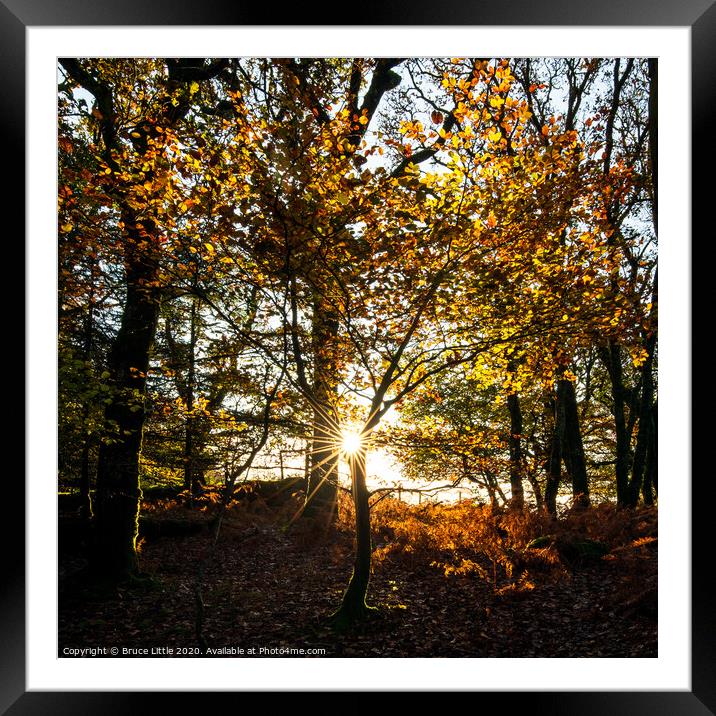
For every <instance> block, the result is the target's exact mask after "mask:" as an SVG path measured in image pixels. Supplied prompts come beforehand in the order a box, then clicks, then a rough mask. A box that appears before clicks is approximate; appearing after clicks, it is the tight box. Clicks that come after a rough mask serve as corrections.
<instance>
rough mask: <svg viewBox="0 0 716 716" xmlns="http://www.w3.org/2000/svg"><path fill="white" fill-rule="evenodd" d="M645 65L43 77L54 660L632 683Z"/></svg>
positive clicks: (643, 634) (646, 350) (647, 454)
mask: <svg viewBox="0 0 716 716" xmlns="http://www.w3.org/2000/svg"><path fill="white" fill-rule="evenodd" d="M659 69H660V61H659V59H658V58H656V57H646V56H644V57H632V56H621V57H619V56H617V57H612V56H609V57H606V56H603V57H565V56H542V57H534V56H529V57H520V56H503V57H499V56H498V57H460V56H458V57H444V56H412V57H385V56H380V57H362V56H360V57H358V56H353V57H324V56H321V57H311V56H298V57H288V56H282V57H275V58H271V57H257V56H238V57H223V56H219V57H193V56H192V57H160V56H157V57H130V56H128V57H59V58H58V61H57V70H56V72H57V99H56V101H57V105H56V107H57V118H56V130H57V267H56V271H57V274H56V281H57V336H56V345H57V396H58V398H57V416H56V419H57V527H58V532H57V535H58V556H57V569H58V573H57V580H58V582H57V583H58V633H57V657H58V658H60V659H72V658H82V657H87V656H90V657H124V658H142V657H165V658H185V657H188V658H196V657H223V658H226V657H236V658H242V657H265V658H269V659H270V658H277V657H280V658H287V657H288V658H299V659H300V658H313V659H319V660H320V659H322V658H336V657H339V658H340V657H343V658H350V657H357V658H371V659H383V658H396V657H397V658H414V657H422V658H439V657H452V658H472V659H475V658H506V657H509V658H537V659H541V658H550V657H551V658H555V657H557V658H595V657H596V658H604V657H616V658H631V659H635V658H651V659H655V658H657V657H658V656H659V648H658V643H659V640H658V637H659V634H658V630H657V623H658V585H659V572H658V568H657V567H658V503H659V480H658V469H657V468H658V464H659V461H658V449H659V446H658V443H657V435H658V427H657V426H658V412H659V411H658V403H659V401H658V400H657V395H658V389H659V384H658V367H659V342H658V306H659V301H658V266H659V261H658V253H659V252H658V248H657V244H658V231H657V227H658V218H659V215H658V206H659V201H658V198H659V192H658V176H659V174H658V158H659V155H658V146H659V145H658V136H659V121H658V120H659V114H658V111H657V102H658V87H659ZM666 91H668V87H667V90H666ZM664 509H665V510H669V505H668V504H667V505H666V506H665V508H664Z"/></svg>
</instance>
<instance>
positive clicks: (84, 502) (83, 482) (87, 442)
mask: <svg viewBox="0 0 716 716" xmlns="http://www.w3.org/2000/svg"><path fill="white" fill-rule="evenodd" d="M85 412H88V411H87V410H85ZM86 421H87V417H86V416H85V424H86ZM91 449H92V435H91V434H90V433H89V432H86V433H85V439H84V442H83V443H82V456H81V462H80V517H82V518H83V519H85V520H89V519H91V518H92V497H91V496H90V490H91V484H90V451H91Z"/></svg>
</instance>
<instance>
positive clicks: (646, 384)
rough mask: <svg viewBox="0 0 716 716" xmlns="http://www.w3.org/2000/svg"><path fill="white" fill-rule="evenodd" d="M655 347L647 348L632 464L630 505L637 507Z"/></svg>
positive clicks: (649, 416)
mask: <svg viewBox="0 0 716 716" xmlns="http://www.w3.org/2000/svg"><path fill="white" fill-rule="evenodd" d="M653 349H654V345H653V343H651V345H649V346H647V350H648V351H650V352H649V356H648V358H647V359H646V361H645V362H644V365H643V367H642V386H641V403H640V406H639V429H638V432H637V436H636V447H635V448H634V462H633V464H632V473H631V482H630V483H629V505H630V506H631V507H636V505H637V503H638V502H639V493H640V492H641V488H642V481H643V479H644V470H645V467H646V454H647V448H648V445H649V441H650V439H651V422H652V412H653V404H652V403H653V397H654V377H653V375H652V366H653V360H654V356H653Z"/></svg>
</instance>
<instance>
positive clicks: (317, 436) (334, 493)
mask: <svg viewBox="0 0 716 716" xmlns="http://www.w3.org/2000/svg"><path fill="white" fill-rule="evenodd" d="M338 326H339V323H338V317H337V316H336V315H335V312H334V311H333V310H332V308H331V307H330V304H329V303H328V302H327V301H325V300H324V298H323V297H322V296H316V298H315V300H314V310H313V326H312V337H311V339H312V350H313V360H314V369H313V393H314V395H315V397H316V400H317V401H318V403H319V407H314V410H313V440H312V450H311V465H310V469H309V473H308V484H307V486H306V506H305V510H304V514H305V515H314V516H317V515H321V516H322V517H326V518H327V519H328V520H330V519H332V518H333V517H334V516H335V514H336V503H337V498H338V448H339V443H340V436H339V434H338V421H337V419H336V414H335V408H334V405H335V397H336V395H335V394H336V388H337V383H338V377H337V372H338V366H337V355H336V353H337V350H336V349H337V342H338Z"/></svg>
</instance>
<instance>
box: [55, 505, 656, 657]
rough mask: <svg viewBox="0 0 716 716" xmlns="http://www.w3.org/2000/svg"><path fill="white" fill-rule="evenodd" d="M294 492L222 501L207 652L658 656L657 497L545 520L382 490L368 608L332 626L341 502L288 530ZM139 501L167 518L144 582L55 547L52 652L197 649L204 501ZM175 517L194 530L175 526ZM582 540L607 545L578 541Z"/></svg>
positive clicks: (339, 585)
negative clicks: (108, 573) (90, 567)
mask: <svg viewBox="0 0 716 716" xmlns="http://www.w3.org/2000/svg"><path fill="white" fill-rule="evenodd" d="M297 499H298V498H297V497H292V498H289V499H287V500H285V501H284V502H283V503H282V504H281V505H279V506H278V507H271V506H270V505H267V504H266V503H265V502H264V501H263V500H262V499H261V498H258V499H256V500H253V501H247V500H245V501H243V502H241V503H237V504H236V505H235V506H233V507H232V508H231V509H230V510H229V511H228V512H227V514H226V516H225V519H224V520H223V522H222V528H221V532H220V536H219V539H218V541H217V543H216V548H215V550H214V551H213V555H212V556H211V558H210V559H209V561H208V562H207V569H206V572H205V575H204V581H203V588H202V596H203V601H204V605H205V606H204V623H203V636H204V638H205V640H206V642H207V644H208V646H209V647H210V648H211V649H215V650H218V651H216V652H213V653H214V654H216V655H219V656H226V655H231V654H232V653H236V652H232V651H231V649H232V648H233V649H243V650H244V652H243V654H244V655H247V656H248V655H255V656H270V655H271V653H270V652H263V653H261V651H260V650H261V649H262V648H263V649H276V648H286V647H288V648H292V649H324V650H325V652H324V655H325V656H327V657H431V656H433V657H656V656H657V545H658V541H657V512H656V509H655V508H648V509H646V508H643V509H639V510H636V511H621V510H616V509H615V508H614V507H613V506H611V505H607V504H604V505H599V506H597V507H594V508H591V509H589V510H587V511H585V512H580V513H574V514H568V515H566V516H565V517H563V518H561V519H560V520H559V521H558V522H551V521H550V520H549V519H548V518H546V517H545V516H543V515H539V514H537V513H535V512H527V511H525V512H509V511H507V510H496V509H492V508H490V507H479V506H476V505H474V504H472V503H470V502H468V501H463V502H461V503H459V504H451V505H437V506H433V505H422V506H409V505H406V504H405V503H401V502H398V501H393V500H391V499H385V500H382V501H381V502H380V504H379V505H377V506H376V507H375V508H374V511H373V541H374V558H373V575H372V578H371V584H370V591H369V603H371V604H373V605H375V606H377V607H379V611H378V612H377V613H376V615H375V617H373V618H372V619H371V620H369V621H368V622H367V623H366V624H364V625H362V626H360V627H356V628H354V629H352V630H349V631H346V632H338V633H337V632H335V631H333V630H332V629H331V628H330V627H329V626H328V624H327V618H328V617H329V615H330V614H331V613H332V612H333V611H334V610H335V609H336V608H337V607H338V605H339V604H340V600H341V596H342V593H343V591H344V589H345V587H346V585H347V582H348V579H349V577H350V574H351V569H352V551H353V540H352V535H351V529H350V525H351V513H350V506H349V505H348V504H347V503H346V502H342V504H341V510H340V518H339V521H338V524H337V526H336V527H335V528H333V529H331V530H330V531H328V532H326V531H325V530H324V529H321V528H319V527H318V526H317V525H316V524H313V523H307V522H306V521H305V520H303V519H299V520H297V521H295V522H293V523H292V525H291V527H290V528H289V529H286V528H285V526H286V524H287V522H288V521H289V520H290V517H291V515H292V514H293V512H294V511H295V509H296V508H297V506H298V502H297ZM144 509H145V514H146V515H148V516H149V518H150V519H151V520H153V521H154V522H155V523H158V524H160V525H164V526H166V527H167V529H166V530H162V529H155V530H154V533H155V536H153V537H152V538H151V539H150V538H149V536H147V538H146V539H145V540H143V542H142V544H141V568H142V571H143V572H144V573H145V574H146V575H148V576H149V577H150V578H151V579H150V580H148V581H147V583H146V584H141V585H139V586H138V585H126V586H118V587H117V586H115V587H112V588H106V587H99V586H97V585H96V584H94V583H92V582H90V581H88V579H87V577H86V576H85V572H84V569H83V568H84V566H85V565H86V562H85V560H84V558H83V556H82V554H81V552H79V551H76V550H73V549H71V548H70V549H63V550H62V552H61V554H60V578H59V600H60V611H59V622H60V627H59V655H60V656H63V655H65V648H66V647H76V648H82V647H87V646H98V645H107V646H115V645H116V646H118V647H120V648H121V647H134V648H148V649H151V648H153V647H171V648H173V649H174V650H175V651H174V654H173V655H174V656H182V655H185V656H195V655H196V651H194V648H195V647H196V646H197V640H196V636H195V626H196V609H195V584H196V578H197V569H198V566H199V565H200V564H201V563H202V561H204V560H206V558H207V556H208V555H209V554H210V553H211V547H210V545H211V543H212V535H211V529H210V524H211V515H212V514H213V513H215V510H216V505H215V504H212V503H211V501H207V502H206V503H205V504H204V505H203V506H201V507H200V508H196V507H195V508H193V509H192V510H189V508H187V507H184V506H182V505H179V504H177V503H172V502H171V501H167V502H159V503H153V504H146V505H144ZM178 524H179V525H184V526H187V525H191V526H192V529H191V530H185V531H187V532H193V533H191V534H184V535H182V534H177V533H178V532H180V531H181V530H178V529H177V528H176V525H178ZM155 526H156V525H155ZM169 528H171V529H169ZM163 533H166V535H167V536H162V534H163ZM540 537H542V538H543V539H542V540H541V541H539V542H538V543H537V544H536V545H535V544H531V543H532V541H533V540H534V539H535V538H540ZM585 540H590V542H589V543H588V544H587V546H590V545H591V546H593V545H594V544H598V545H600V546H603V547H604V549H603V551H604V552H606V554H592V553H590V552H589V550H587V551H586V552H585V551H584V550H583V549H581V547H580V545H581V546H583V545H584V544H585ZM575 545H576V546H575ZM65 546H66V545H65ZM182 648H184V649H185V650H186V651H184V652H180V651H178V650H179V649H182ZM222 648H227V649H228V651H225V652H221V649H222ZM252 648H254V649H255V650H256V651H255V652H254V654H251V652H250V651H249V650H250V649H252ZM210 653H211V652H210ZM274 654H276V652H274ZM278 655H279V656H288V655H291V654H286V653H280V654H278ZM319 658H320V657H319Z"/></svg>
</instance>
